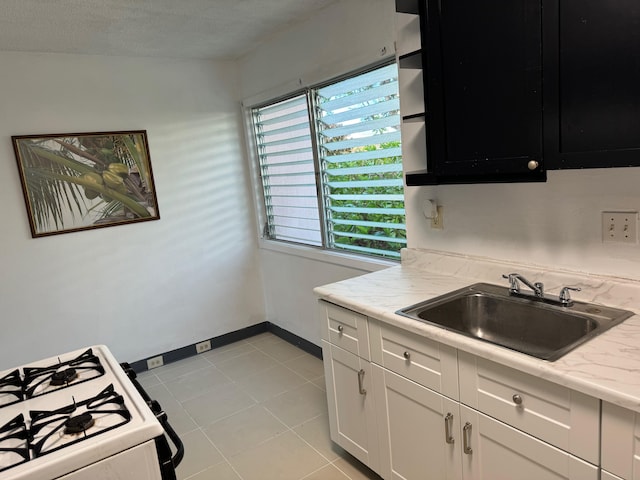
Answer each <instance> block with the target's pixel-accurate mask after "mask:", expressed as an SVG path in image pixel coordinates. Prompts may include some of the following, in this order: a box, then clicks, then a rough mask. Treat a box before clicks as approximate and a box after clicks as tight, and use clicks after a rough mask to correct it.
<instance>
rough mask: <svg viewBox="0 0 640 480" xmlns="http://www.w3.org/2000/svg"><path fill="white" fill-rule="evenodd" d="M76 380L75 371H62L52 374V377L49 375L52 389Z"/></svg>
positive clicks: (76, 373)
mask: <svg viewBox="0 0 640 480" xmlns="http://www.w3.org/2000/svg"><path fill="white" fill-rule="evenodd" d="M76 378H78V372H76V369H75V368H66V369H64V370H60V371H58V372H54V373H53V375H51V381H50V382H49V383H50V384H51V385H53V386H54V387H59V386H61V385H66V384H68V383H70V382H72V381H74V380H75V379H76Z"/></svg>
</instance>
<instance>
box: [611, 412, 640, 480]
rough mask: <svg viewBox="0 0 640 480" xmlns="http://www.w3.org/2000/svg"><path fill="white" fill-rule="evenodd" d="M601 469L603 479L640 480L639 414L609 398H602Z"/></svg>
mask: <svg viewBox="0 0 640 480" xmlns="http://www.w3.org/2000/svg"><path fill="white" fill-rule="evenodd" d="M602 470H603V472H602V473H603V477H602V478H603V479H604V478H620V479H624V480H640V414H638V413H636V412H633V411H631V410H628V409H626V408H623V407H619V406H617V405H613V404H611V403H608V402H602ZM605 473H606V474H607V475H610V477H605V476H604V474H605Z"/></svg>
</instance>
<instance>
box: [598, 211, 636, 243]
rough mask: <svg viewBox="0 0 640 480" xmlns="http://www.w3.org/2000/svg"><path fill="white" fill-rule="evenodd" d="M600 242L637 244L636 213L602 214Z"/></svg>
mask: <svg viewBox="0 0 640 480" xmlns="http://www.w3.org/2000/svg"><path fill="white" fill-rule="evenodd" d="M602 241H603V242H607V243H608V242H615V243H628V244H637V243H638V212H602Z"/></svg>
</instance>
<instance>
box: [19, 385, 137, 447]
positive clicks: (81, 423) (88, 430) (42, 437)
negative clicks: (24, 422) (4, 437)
mask: <svg viewBox="0 0 640 480" xmlns="http://www.w3.org/2000/svg"><path fill="white" fill-rule="evenodd" d="M29 413H30V417H31V445H30V448H31V451H32V452H33V455H34V457H39V456H42V455H46V454H47V453H51V452H55V451H57V450H60V449H61V448H64V447H67V446H69V445H73V444H76V443H78V442H81V441H83V440H85V439H87V438H92V437H95V436H96V435H100V434H102V433H105V432H108V431H110V430H113V429H114V428H117V427H119V426H121V425H124V424H125V423H127V422H129V421H130V420H131V412H130V411H129V410H128V409H127V408H126V406H125V404H124V398H123V397H122V395H120V394H118V393H117V392H116V391H115V390H114V388H113V385H109V386H108V387H107V388H105V389H104V390H102V391H101V392H100V393H99V394H98V395H96V396H95V397H93V398H89V399H87V400H85V401H83V402H80V403H76V402H75V400H74V402H73V403H72V404H71V405H67V406H65V407H62V408H59V409H57V410H51V411H43V410H32V411H31V412H29Z"/></svg>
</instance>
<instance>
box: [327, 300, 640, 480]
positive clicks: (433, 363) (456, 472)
mask: <svg viewBox="0 0 640 480" xmlns="http://www.w3.org/2000/svg"><path fill="white" fill-rule="evenodd" d="M320 306H321V312H322V316H323V317H324V318H323V322H324V323H325V326H326V328H325V329H324V332H323V340H322V351H323V355H324V368H325V377H326V378H325V381H326V385H327V398H328V406H329V423H330V431H331V439H332V440H333V441H334V442H335V443H337V444H338V445H340V446H341V447H342V448H344V449H345V450H346V451H348V452H349V453H351V454H352V455H353V456H354V457H356V458H357V459H358V460H360V461H361V462H362V463H364V464H365V465H367V466H369V467H370V468H371V469H372V470H374V471H376V472H377V473H379V474H380V475H381V476H382V477H383V478H385V479H386V480H515V479H517V480H561V479H566V480H598V479H601V480H640V414H636V413H634V412H631V411H629V410H626V409H621V408H619V407H615V406H613V405H610V404H607V403H605V404H604V406H603V410H602V431H601V428H600V412H601V410H600V403H601V402H600V400H598V399H596V398H593V397H589V396H587V395H584V394H581V393H578V392H575V391H572V390H571V389H569V388H566V387H563V386H560V385H557V384H555V383H553V382H550V381H548V380H544V379H542V378H539V377H537V376H534V375H530V374H525V373H522V372H520V371H518V370H515V369H512V368H509V367H505V366H503V365H500V364H497V363H494V362H491V361H488V360H485V359H482V358H479V357H476V356H474V355H471V354H468V353H465V352H462V351H457V350H456V349H454V348H452V347H449V346H446V345H441V344H438V343H437V342H434V341H433V340H430V339H426V338H423V337H421V336H420V335H418V334H416V333H410V332H407V331H405V330H403V329H401V328H398V327H395V326H391V325H388V324H384V323H381V322H378V321H377V320H375V319H371V318H368V319H367V318H366V317H364V316H362V315H361V314H358V313H357V312H351V311H349V310H347V309H343V308H342V307H337V306H334V305H330V304H328V303H326V302H320ZM333 330H335V332H334V334H333V336H332V332H333ZM336 332H337V333H336ZM369 355H370V358H367V357H369ZM601 452H602V453H601ZM600 458H602V460H600ZM600 464H601V467H600Z"/></svg>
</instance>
